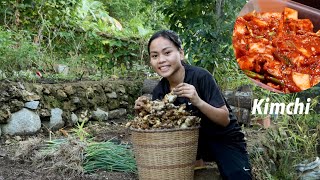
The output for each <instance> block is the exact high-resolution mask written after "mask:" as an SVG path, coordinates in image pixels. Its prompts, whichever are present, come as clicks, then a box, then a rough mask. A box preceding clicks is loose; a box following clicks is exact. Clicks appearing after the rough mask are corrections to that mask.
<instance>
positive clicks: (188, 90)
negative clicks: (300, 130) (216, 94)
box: [173, 83, 202, 107]
mask: <svg viewBox="0 0 320 180" xmlns="http://www.w3.org/2000/svg"><path fill="white" fill-rule="evenodd" d="M173 93H174V94H176V95H178V97H186V98H188V99H189V100H190V102H191V103H192V105H194V106H196V107H198V106H199V105H200V103H201V102H202V100H201V98H200V97H199V96H198V93H197V90H196V88H195V87H194V86H193V85H191V84H187V83H180V84H178V85H177V86H176V87H175V88H174V89H173Z"/></svg>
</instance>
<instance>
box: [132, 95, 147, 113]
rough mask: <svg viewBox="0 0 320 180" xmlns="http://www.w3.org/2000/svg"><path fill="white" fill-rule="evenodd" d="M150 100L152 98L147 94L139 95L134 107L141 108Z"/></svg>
mask: <svg viewBox="0 0 320 180" xmlns="http://www.w3.org/2000/svg"><path fill="white" fill-rule="evenodd" d="M148 100H150V98H149V97H147V96H140V97H138V99H137V100H136V101H135V104H134V109H135V110H137V111H139V110H141V109H142V108H143V107H144V106H145V104H146V103H147V101H148Z"/></svg>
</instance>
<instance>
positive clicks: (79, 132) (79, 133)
mask: <svg viewBox="0 0 320 180" xmlns="http://www.w3.org/2000/svg"><path fill="white" fill-rule="evenodd" d="M85 123H86V121H84V120H83V121H82V122H81V123H79V122H77V126H76V128H73V129H72V131H73V132H75V134H76V137H78V138H79V139H80V141H86V140H87V137H89V136H90V134H89V133H88V132H87V131H86V130H85V129H84V125H85Z"/></svg>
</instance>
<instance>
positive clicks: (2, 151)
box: [0, 149, 7, 157]
mask: <svg viewBox="0 0 320 180" xmlns="http://www.w3.org/2000/svg"><path fill="white" fill-rule="evenodd" d="M6 155H7V153H6V152H5V151H4V150H3V149H0V157H5V156H6Z"/></svg>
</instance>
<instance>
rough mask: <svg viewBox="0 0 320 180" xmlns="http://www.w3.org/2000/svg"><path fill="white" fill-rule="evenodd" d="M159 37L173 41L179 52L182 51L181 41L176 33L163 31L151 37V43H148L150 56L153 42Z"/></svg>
mask: <svg viewBox="0 0 320 180" xmlns="http://www.w3.org/2000/svg"><path fill="white" fill-rule="evenodd" d="M158 37H163V38H166V39H168V40H169V41H171V42H172V43H173V44H174V45H175V46H176V47H177V49H178V50H180V49H182V42H181V39H180V37H179V36H178V34H177V33H176V32H174V31H172V30H161V31H158V32H156V33H155V34H153V35H152V36H151V38H150V40H149V43H148V53H149V54H150V44H151V42H152V41H153V40H154V39H156V38H158Z"/></svg>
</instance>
